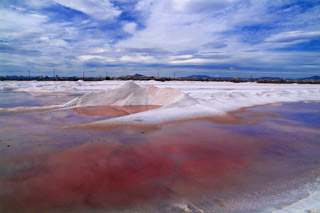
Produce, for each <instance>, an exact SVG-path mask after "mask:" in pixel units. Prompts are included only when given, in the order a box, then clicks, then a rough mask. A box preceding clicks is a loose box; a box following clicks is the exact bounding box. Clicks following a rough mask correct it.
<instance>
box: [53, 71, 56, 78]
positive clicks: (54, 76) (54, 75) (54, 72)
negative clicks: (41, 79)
mask: <svg viewBox="0 0 320 213" xmlns="http://www.w3.org/2000/svg"><path fill="white" fill-rule="evenodd" d="M53 78H56V69H53Z"/></svg>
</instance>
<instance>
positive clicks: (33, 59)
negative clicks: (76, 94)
mask: <svg viewBox="0 0 320 213" xmlns="http://www.w3.org/2000/svg"><path fill="white" fill-rule="evenodd" d="M0 13H1V17H0V62H1V65H2V66H1V67H0V75H8V74H23V73H25V72H26V70H28V69H32V70H34V73H38V74H39V75H40V74H42V75H45V74H46V73H51V72H52V69H53V68H56V70H57V72H58V70H59V72H60V75H80V74H81V73H82V71H86V70H90V71H91V72H92V70H95V72H92V73H95V74H96V75H99V73H104V72H105V70H106V69H108V70H109V73H110V74H111V75H114V76H117V75H123V74H134V73H135V72H140V73H142V74H146V75H154V74H155V73H157V72H161V74H162V75H163V76H164V75H167V76H171V75H172V73H174V72H175V73H177V74H178V75H180V76H183V75H189V74H196V73H202V74H203V73H204V72H206V73H207V74H208V75H212V76H216V75H226V76H244V75H246V74H249V73H250V74H254V75H260V76H262V75H273V76H275V75H282V74H286V75H288V77H290V76H308V75H314V74H318V73H319V69H318V68H319V66H320V61H319V58H320V57H319V56H320V54H319V52H320V50H319V49H320V48H319V44H320V15H319V14H320V1H319V0H312V1H307V0H303V1H301V0H299V1H298V0H293V1H286V0H275V1H267V0H261V1H253V0H217V1H211V0H199V1H195V0H161V1H160V0H127V1H125V0H118V1H116V0H75V1H67V0H22V1H9V0H4V1H1V3H0ZM230 67H232V69H230Z"/></svg>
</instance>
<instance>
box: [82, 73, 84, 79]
mask: <svg viewBox="0 0 320 213" xmlns="http://www.w3.org/2000/svg"><path fill="white" fill-rule="evenodd" d="M82 78H83V80H84V71H83V72H82Z"/></svg>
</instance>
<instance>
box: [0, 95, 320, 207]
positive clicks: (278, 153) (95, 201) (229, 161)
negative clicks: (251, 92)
mask: <svg viewBox="0 0 320 213" xmlns="http://www.w3.org/2000/svg"><path fill="white" fill-rule="evenodd" d="M40 99H41V98H40ZM40 102H41V100H40ZM319 109H320V103H290V104H282V105H268V106H258V107H253V108H248V109H245V110H240V111H237V112H234V113H233V114H231V115H230V116H231V117H235V118H237V119H234V120H236V121H238V122H231V123H223V122H219V123H217V122H214V119H212V120H192V121H185V122H180V123H171V124H164V125H158V126H156V127H154V128H152V129H147V130H143V129H140V128H135V127H132V126H122V127H118V128H115V129H104V130H99V131H98V130H94V129H75V128H64V127H66V126H72V125H75V124H80V123H88V122H91V121H96V120H101V119H105V117H104V116H101V114H100V116H99V114H98V115H97V114H94V115H95V116H88V115H92V114H90V113H89V114H88V113H80V114H79V113H77V111H72V110H56V111H50V112H38V113H37V112H33V113H26V114H23V113H19V114H3V115H1V116H0V140H1V141H0V169H1V172H0V181H1V189H2V190H1V194H0V205H1V208H2V211H4V212H6V211H7V212H11V211H16V212H28V211H29V212H51V211H67V212H88V211H90V212H104V211H108V212H133V211H137V212H188V211H189V212H201V211H204V212H212V211H220V212H225V211H229V212H257V211H258V212H259V211H271V210H273V209H276V208H280V207H282V206H285V205H288V204H290V203H292V202H294V201H295V200H298V199H300V198H302V197H304V196H306V195H305V194H304V191H303V189H305V187H306V186H309V185H310V184H311V183H313V184H314V183H315V182H316V180H317V178H319V177H320V175H319V171H320V170H319V169H320V141H319V139H318V138H319V136H320V131H319V128H320V124H319V123H320V122H319V119H320V111H319ZM86 110H89V111H90V109H86ZM239 118H241V119H239ZM316 186H317V185H314V186H313V190H316ZM294 190H296V191H297V190H298V192H301V193H295V194H293V193H292V192H293V191H294Z"/></svg>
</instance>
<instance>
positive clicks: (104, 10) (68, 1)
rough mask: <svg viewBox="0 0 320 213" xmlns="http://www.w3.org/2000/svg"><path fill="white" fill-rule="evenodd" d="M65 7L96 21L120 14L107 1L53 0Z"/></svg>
mask: <svg viewBox="0 0 320 213" xmlns="http://www.w3.org/2000/svg"><path fill="white" fill-rule="evenodd" d="M53 1H55V2H56V3H58V4H61V5H63V6H65V7H70V8H72V9H75V10H78V11H81V12H83V13H85V14H87V15H89V16H92V17H94V18H96V19H101V20H104V19H110V18H114V17H116V16H119V15H120V14H121V11H120V10H119V9H117V8H115V7H114V6H113V5H112V4H111V3H110V1H109V0H53Z"/></svg>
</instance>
